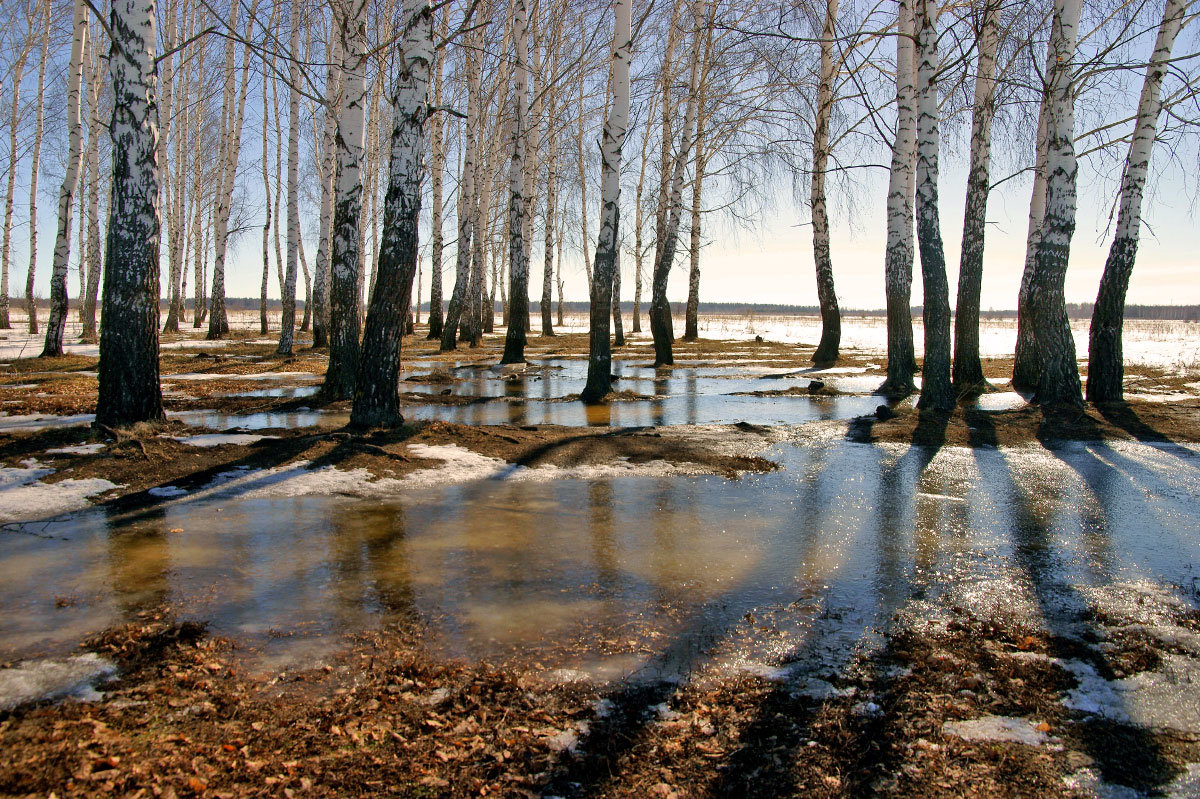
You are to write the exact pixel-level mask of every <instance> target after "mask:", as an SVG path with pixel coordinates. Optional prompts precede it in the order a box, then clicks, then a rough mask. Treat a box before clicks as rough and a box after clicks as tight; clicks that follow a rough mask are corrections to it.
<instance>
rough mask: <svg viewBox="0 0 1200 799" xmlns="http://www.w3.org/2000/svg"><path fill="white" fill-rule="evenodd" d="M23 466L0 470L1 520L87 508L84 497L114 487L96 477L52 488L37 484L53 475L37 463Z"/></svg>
mask: <svg viewBox="0 0 1200 799" xmlns="http://www.w3.org/2000/svg"><path fill="white" fill-rule="evenodd" d="M25 463H26V467H25V468H22V467H3V468H0V489H3V490H0V521H6V522H15V521H29V520H31V519H48V518H52V517H54V516H59V515H61V514H63V513H70V512H71V511H73V510H79V509H80V508H86V507H87V506H88V501H87V498H88V497H90V496H93V495H95V494H102V493H104V492H105V491H110V490H112V489H114V488H116V487H117V485H116V484H115V483H110V482H109V481H108V480H103V479H100V478H98V477H89V478H87V479H84V480H62V481H60V482H58V483H54V484H53V485H48V484H46V483H43V482H40V480H41V478H43V477H45V476H47V475H50V474H53V473H54V470H53V469H46V468H43V467H41V466H39V464H38V463H37V461H32V460H30V461H25Z"/></svg>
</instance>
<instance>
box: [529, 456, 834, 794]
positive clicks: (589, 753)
mask: <svg viewBox="0 0 1200 799" xmlns="http://www.w3.org/2000/svg"><path fill="white" fill-rule="evenodd" d="M823 471H824V469H823V467H820V465H819V464H818V465H817V468H815V469H809V470H808V478H809V479H808V484H809V486H810V488H809V490H808V491H806V492H804V494H803V497H802V498H803V500H804V501H803V502H801V503H799V506H800V512H799V513H798V515H797V523H798V524H797V527H798V529H799V530H803V531H806V532H807V535H806V537H805V538H806V540H805V541H804V542H803V545H802V546H801V547H799V548H797V547H794V546H793V544H794V543H795V540H794V539H793V538H792V537H791V536H787V535H776V536H774V537H773V539H772V541H771V544H772V545H771V546H769V547H768V550H767V551H766V552H765V553H764V554H763V557H762V558H761V561H760V563H761V564H763V566H764V567H767V568H770V569H771V570H772V571H773V572H776V573H777V574H779V575H787V576H794V575H796V574H797V573H798V572H799V570H800V567H801V566H802V564H803V563H804V562H805V561H806V559H807V558H808V557H809V556H810V554H811V551H812V550H813V548H814V547H816V546H817V545H818V543H819V541H818V537H819V536H818V530H817V528H816V526H815V525H812V524H811V520H813V519H819V518H821V517H822V515H823V513H824V510H825V506H826V504H827V503H828V501H829V499H830V497H826V496H824V495H823V493H822V491H821V490H820V488H819V486H818V485H817V483H818V480H819V477H820V475H821V473H822V472H823ZM759 575H760V572H759V571H757V570H754V571H751V573H750V576H749V577H748V578H746V580H743V581H740V582H739V583H738V584H736V585H734V586H732V587H730V588H728V589H726V590H725V591H723V592H722V593H721V594H719V595H717V596H714V597H712V598H710V599H709V600H707V601H705V602H703V603H701V604H700V605H698V606H697V607H695V608H694V609H693V610H692V611H691V612H690V613H689V614H688V616H687V618H686V619H685V620H684V621H683V623H682V624H681V626H680V628H679V630H678V631H677V632H676V633H675V634H674V635H673V637H672V638H671V640H670V641H669V642H668V643H667V645H666V646H664V647H662V648H661V649H660V650H659V651H658V652H657V653H656V654H655V656H654V657H653V658H652V659H651V660H650V661H649V662H648V663H647V664H645V666H643V668H642V669H641V670H640V672H639V673H640V675H642V678H641V679H638V678H637V675H635V677H634V678H632V679H629V680H626V681H624V682H623V683H621V684H619V685H618V686H616V687H615V689H614V690H613V691H611V692H610V693H609V694H607V695H606V697H605V698H606V699H608V700H609V701H610V702H611V703H612V705H613V707H614V708H615V710H614V711H613V712H612V713H610V714H609V715H608V716H607V717H605V718H602V719H598V720H597V721H596V722H595V723H593V724H592V725H591V727H590V729H589V731H588V732H587V734H586V735H585V736H583V737H582V738H581V739H580V742H579V746H578V752H579V753H580V754H579V755H578V756H573V755H570V754H565V755H564V756H563V757H562V758H560V761H559V764H558V770H557V773H556V774H555V775H554V777H553V778H552V780H551V782H550V784H549V785H548V786H547V787H546V788H545V789H544V793H545V794H547V795H550V794H554V795H559V796H570V797H588V796H597V795H602V794H603V793H604V792H605V790H606V787H607V786H608V785H609V784H610V783H611V782H612V781H613V780H614V779H616V778H617V777H618V770H619V761H620V760H621V758H622V756H623V755H625V754H626V753H628V752H630V751H631V750H632V749H633V748H634V747H635V746H636V745H637V743H638V742H639V740H641V738H642V736H643V733H644V732H645V731H646V728H647V726H648V724H649V723H650V722H651V721H652V719H653V713H652V712H651V708H652V707H653V706H655V705H659V704H662V703H665V702H668V701H669V700H670V699H671V698H672V697H673V696H675V695H676V694H677V693H678V692H679V691H680V689H681V683H680V680H679V676H681V675H682V676H686V675H687V674H689V673H690V672H692V671H694V670H695V669H696V668H697V667H698V666H699V665H700V664H701V662H702V661H703V659H704V658H705V657H706V655H707V654H708V652H710V651H712V648H713V646H715V645H716V644H718V643H719V642H720V641H721V640H723V639H724V638H725V637H726V636H728V635H730V634H731V633H732V632H733V631H734V629H735V627H736V626H737V625H738V624H739V623H741V621H742V619H743V618H744V617H745V616H746V614H747V613H751V612H752V611H754V610H757V609H759V602H760V597H756V596H754V595H753V593H752V592H747V591H745V589H746V588H747V587H749V586H748V581H749V580H754V579H755V578H756V577H758V576H759ZM814 646H815V644H814ZM797 654H798V653H797Z"/></svg>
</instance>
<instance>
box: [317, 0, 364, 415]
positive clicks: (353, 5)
mask: <svg viewBox="0 0 1200 799" xmlns="http://www.w3.org/2000/svg"><path fill="white" fill-rule="evenodd" d="M335 10H336V12H337V13H338V14H339V15H340V17H339V20H338V22H337V25H338V35H339V36H341V37H342V42H341V47H342V69H341V73H342V94H341V106H340V107H339V109H338V117H337V132H336V141H337V157H338V170H337V184H336V188H335V191H334V200H333V208H334V211H333V232H332V246H331V254H330V278H331V280H330V296H329V300H330V302H329V366H328V367H327V368H326V370H325V382H324V384H323V385H322V386H321V391H320V396H321V397H322V398H323V399H325V400H327V401H332V400H340V399H350V398H352V397H353V396H354V380H355V377H356V375H357V370H358V349H359V348H358V334H359V317H358V305H359V295H358V271H359V267H360V263H359V252H358V247H359V216H360V213H361V211H362V193H363V184H362V176H361V165H362V153H363V133H364V131H363V113H364V110H365V105H364V104H365V102H366V37H367V32H366V20H365V19H364V14H365V10H364V8H363V4H362V3H361V2H360V1H359V0H352V1H350V2H344V3H339V4H338V5H337V6H336V7H335Z"/></svg>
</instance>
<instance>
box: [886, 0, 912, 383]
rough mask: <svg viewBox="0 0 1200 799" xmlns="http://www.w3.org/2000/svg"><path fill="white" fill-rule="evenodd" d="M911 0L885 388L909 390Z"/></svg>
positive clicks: (899, 19) (904, 12) (904, 25)
mask: <svg viewBox="0 0 1200 799" xmlns="http://www.w3.org/2000/svg"><path fill="white" fill-rule="evenodd" d="M910 2H911V0H900V3H899V7H898V9H897V12H896V108H897V112H896V138H895V141H894V142H893V143H892V163H891V176H890V178H889V181H888V195H887V254H886V256H885V266H884V273H885V281H886V293H887V309H888V310H887V315H888V376H887V381H886V382H885V383H884V390H885V391H887V392H890V393H894V394H908V393H911V392H912V390H913V372H914V370H915V368H916V363H915V356H914V354H913V352H914V350H913V338H912V336H913V333H912V312H911V310H910V308H909V302H910V298H911V296H912V266H913V242H912V224H913V207H912V199H911V198H912V184H913V181H914V172H913V161H914V158H915V155H916V147H917V145H916V141H917V140H916V122H917V114H916V80H915V74H914V69H913V58H914V55H915V49H914V47H913V38H912V37H913V29H914V24H913V12H912V6H911V5H910Z"/></svg>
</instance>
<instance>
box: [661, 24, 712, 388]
mask: <svg viewBox="0 0 1200 799" xmlns="http://www.w3.org/2000/svg"><path fill="white" fill-rule="evenodd" d="M705 8H706V0H695V2H694V3H693V7H692V13H693V26H692V29H693V42H694V43H695V42H696V37H698V36H699V35H701V31H702V30H703V26H704V20H705V16H706V15H705ZM702 49H703V48H701V47H698V46H693V47H692V55H691V59H690V61H691V68H690V77H689V79H688V95H687V98H688V99H687V105H686V110H685V111H684V117H683V128H682V130H681V132H680V139H679V151H678V153H676V155H675V161H674V167H673V171H672V174H671V190H670V193H669V194H668V196H667V205H666V209H665V215H666V219H665V223H664V224H663V226H662V235H661V236H660V237H659V243H658V244H656V245H655V250H656V253H655V260H654V275H653V283H652V286H651V298H650V331H651V333H652V334H653V336H654V365H655V367H660V366H670V365H671V364H673V363H675V358H674V354H673V352H672V344H673V343H674V339H675V334H674V331H673V329H672V325H671V306H670V304H669V303H668V302H667V281H668V279H669V278H670V276H671V265H672V263H673V262H674V260H675V247H676V244H677V242H678V240H679V218H680V216H681V215H682V209H683V173H684V165H685V164H686V163H687V160H688V153H689V152H690V151H691V148H692V137H693V135H694V132H695V125H696V109H697V104H698V102H699V98H698V96H697V94H698V93H697V91H696V90H697V81H698V80H699V73H700V57H701V50H702ZM664 105H667V104H664ZM663 133H664V135H666V133H667V131H666V125H664V131H663ZM659 213H660V214H663V213H664V210H660V211H659Z"/></svg>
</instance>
